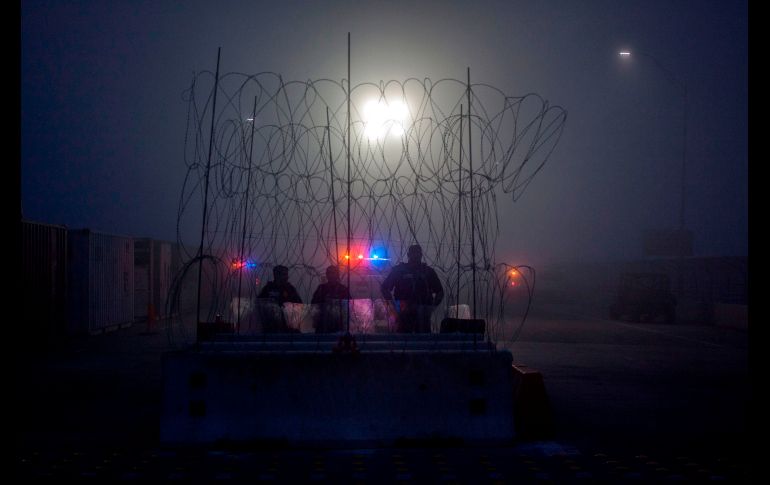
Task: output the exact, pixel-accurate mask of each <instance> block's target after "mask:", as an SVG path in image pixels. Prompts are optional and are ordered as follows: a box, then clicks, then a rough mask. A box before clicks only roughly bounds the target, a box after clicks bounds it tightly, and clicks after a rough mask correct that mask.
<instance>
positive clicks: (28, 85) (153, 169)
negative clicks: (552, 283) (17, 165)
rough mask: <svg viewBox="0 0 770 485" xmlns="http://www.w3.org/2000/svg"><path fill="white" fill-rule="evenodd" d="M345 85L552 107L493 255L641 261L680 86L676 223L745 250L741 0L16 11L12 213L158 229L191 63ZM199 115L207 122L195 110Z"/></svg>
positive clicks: (672, 149) (101, 6) (707, 245)
mask: <svg viewBox="0 0 770 485" xmlns="http://www.w3.org/2000/svg"><path fill="white" fill-rule="evenodd" d="M347 32H351V37H352V53H351V56H352V59H351V61H352V78H353V83H354V84H358V83H361V82H364V81H373V82H377V81H379V80H390V79H397V80H401V81H403V80H405V79H406V78H408V77H416V78H420V79H421V78H425V77H429V78H431V79H432V80H434V81H437V80H439V79H441V78H445V77H453V78H458V79H464V77H465V69H466V67H468V66H469V67H470V68H471V75H472V81H473V82H483V83H488V84H492V85H493V86H496V87H497V88H499V89H501V90H502V91H503V92H505V93H506V94H508V95H509V96H519V95H524V94H527V93H529V92H536V93H538V94H539V95H541V96H542V97H543V98H545V99H547V100H548V101H549V102H550V103H551V104H556V105H560V106H562V107H564V108H565V109H566V110H567V113H568V116H567V123H566V126H565V129H564V134H563V136H562V138H561V141H560V142H559V144H558V145H557V146H556V149H555V151H554V153H553V155H552V156H551V158H550V159H549V161H548V163H547V164H546V166H545V168H544V169H543V170H542V171H541V172H540V173H539V174H538V175H537V176H536V178H535V179H534V181H533V182H532V184H530V186H529V188H528V189H527V191H526V192H525V194H524V195H523V197H522V198H521V199H520V200H519V201H518V202H516V203H513V202H511V201H510V199H507V200H505V199H503V200H500V201H499V203H500V204H501V206H500V214H501V217H502V220H501V226H502V227H501V237H500V241H498V259H501V260H505V261H508V262H510V263H513V264H521V263H528V262H530V263H532V262H533V263H542V262H550V261H557V260H558V261H562V260H573V259H579V260H590V261H605V260H617V259H635V258H640V257H642V255H643V253H642V235H643V233H644V231H645V230H647V229H654V228H676V227H677V226H678V217H679V197H680V193H679V186H680V185H679V183H680V182H679V181H680V166H681V148H682V111H683V110H682V96H681V91H680V89H679V88H678V87H677V86H676V84H674V83H673V82H671V81H670V80H669V79H668V78H667V76H666V74H665V73H664V72H663V71H662V70H661V69H660V68H658V67H657V66H656V65H655V63H654V62H652V61H651V60H650V59H649V58H645V57H642V56H636V57H633V58H632V59H630V60H625V61H624V60H622V59H620V58H619V57H618V55H617V52H618V51H619V50H621V49H629V50H631V51H643V52H646V53H648V54H650V55H652V56H654V57H655V58H656V59H657V60H658V61H659V62H660V64H662V65H663V66H665V67H666V68H668V69H670V70H671V71H672V72H673V73H675V74H676V75H677V76H678V77H679V78H681V79H682V80H684V81H685V82H686V84H687V88H688V95H689V104H688V109H689V116H688V126H687V129H688V135H687V179H686V197H687V200H686V214H685V220H686V226H687V227H688V228H689V229H691V230H693V232H694V252H695V255H696V256H731V255H747V252H748V235H747V233H748V7H747V2H741V1H723V0H715V1H676V0H668V1H657V0H641V1H630V0H607V1H586V2H576V1H571V0H565V1H555V0H547V1H510V0H509V1H487V0H484V1H476V2H464V1H457V2H419V1H382V2H380V1H378V2H357V1H326V2H324V1H318V2H292V1H282V2H275V1H272V2H258V1H251V2H249V1H221V2H211V1H184V2H182V1H178V2H177V1H165V0H163V1H127V0H126V1H117V0H110V1H97V0H92V1H37V0H25V1H23V2H22V3H21V196H22V209H23V217H24V218H25V219H30V220H34V221H40V222H47V223H52V224H64V225H67V226H68V227H70V228H81V227H89V228H91V229H94V230H100V231H106V232H110V233H117V234H124V235H131V236H137V237H153V238H157V239H165V240H170V241H173V240H175V238H176V232H175V231H176V214H177V209H178V204H179V195H180V191H181V184H182V181H183V177H184V175H185V171H186V167H185V166H184V163H183V158H182V153H183V149H184V134H185V126H186V115H187V113H186V110H187V104H186V102H185V101H183V99H182V92H183V91H184V90H185V89H187V88H188V87H189V85H190V82H191V80H192V74H193V72H194V71H195V72H198V71H203V70H210V71H213V70H214V69H215V67H216V55H217V48H218V47H220V46H221V47H222V66H221V72H223V73H225V72H235V71H237V72H243V73H257V72H261V71H273V72H276V73H280V74H282V75H283V78H284V79H285V80H301V81H304V80H307V79H320V78H331V79H335V80H341V79H343V78H344V77H345V76H346V69H347V66H346V56H347V45H346V37H347ZM207 122H208V119H207Z"/></svg>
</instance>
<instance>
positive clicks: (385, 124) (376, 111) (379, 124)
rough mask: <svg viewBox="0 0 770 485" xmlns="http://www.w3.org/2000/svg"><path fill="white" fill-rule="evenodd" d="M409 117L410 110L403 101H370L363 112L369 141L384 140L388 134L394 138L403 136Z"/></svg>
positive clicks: (365, 130) (365, 131)
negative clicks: (405, 123)
mask: <svg viewBox="0 0 770 485" xmlns="http://www.w3.org/2000/svg"><path fill="white" fill-rule="evenodd" d="M408 116H409V109H408V108H407V107H406V104H405V103H403V102H402V101H398V100H396V101H393V102H391V103H386V102H385V101H384V100H379V101H374V100H372V101H369V102H368V103H366V105H365V106H364V110H363V117H364V124H365V127H364V133H365V134H366V136H367V137H368V138H369V140H376V139H379V138H383V137H384V136H385V135H386V134H387V133H388V132H390V133H391V134H392V135H394V136H403V134H404V122H405V120H406V118H407V117H408Z"/></svg>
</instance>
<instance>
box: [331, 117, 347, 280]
mask: <svg viewBox="0 0 770 485" xmlns="http://www.w3.org/2000/svg"><path fill="white" fill-rule="evenodd" d="M326 133H327V135H328V138H329V181H330V182H331V196H332V220H333V223H334V254H335V258H336V261H337V263H336V264H337V266H339V265H340V243H339V241H338V240H337V202H336V200H335V199H334V164H333V161H332V132H331V125H330V124H329V107H328V106H327V107H326ZM348 288H349V287H348Z"/></svg>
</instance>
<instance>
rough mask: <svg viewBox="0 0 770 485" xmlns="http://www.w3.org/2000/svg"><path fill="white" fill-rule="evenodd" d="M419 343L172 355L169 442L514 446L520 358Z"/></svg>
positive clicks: (166, 390) (168, 357)
mask: <svg viewBox="0 0 770 485" xmlns="http://www.w3.org/2000/svg"><path fill="white" fill-rule="evenodd" d="M300 337H302V336H300ZM307 337H310V336H307ZM279 340H280V339H279ZM301 340H302V339H301V338H299V339H298V338H296V337H292V341H294V342H297V341H301ZM314 340H315V345H319V343H318V342H319V341H318V339H314ZM471 340H472V337H471ZM420 341H422V343H423V345H422V346H420V345H419V342H420ZM324 342H325V341H324ZM416 342H418V344H414V345H412V346H410V347H409V349H408V350H401V351H397V350H385V349H386V347H385V346H383V345H380V346H379V347H378V346H377V345H375V343H374V342H371V341H370V342H368V343H367V345H369V347H368V348H369V349H378V348H379V349H380V350H367V347H361V348H362V350H361V351H359V352H344V353H340V352H336V353H335V352H332V351H331V350H330V349H329V350H321V351H309V350H307V348H308V347H307V346H306V345H298V347H297V348H298V349H300V350H296V351H291V350H286V347H285V346H284V347H283V349H282V350H274V349H275V348H278V347H280V345H278V344H276V345H273V346H272V348H273V350H267V348H265V349H264V350H244V348H245V347H244V345H246V346H247V347H248V344H244V343H241V344H240V347H237V346H235V347H230V349H233V350H227V349H228V346H227V344H226V343H223V342H218V343H215V344H212V346H209V347H205V346H201V347H200V348H199V350H192V349H191V350H185V351H177V352H170V353H167V354H165V355H164V357H163V405H162V415H161V427H160V428H161V429H160V437H161V441H162V442H163V443H167V444H204V443H217V442H220V443H242V442H280V443H286V444H290V445H295V444H325V445H328V444H334V443H341V444H344V445H346V446H347V445H350V444H355V445H356V446H360V445H366V444H371V445H384V446H388V445H393V444H398V443H399V442H403V441H417V442H419V441H421V440H425V441H436V440H438V441H441V440H447V441H452V442H463V443H484V444H500V443H506V442H510V441H512V440H513V438H514V422H513V413H512V409H513V377H512V375H511V365H512V357H511V354H510V352H508V351H495V350H494V349H489V348H486V349H485V350H476V351H473V350H457V348H458V344H461V343H462V342H461V339H458V338H455V339H450V340H448V342H450V344H451V345H448V346H441V345H437V343H436V342H439V341H437V340H436V338H435V337H433V338H430V339H422V340H421V339H419V338H418V339H416ZM386 344H387V345H392V342H386ZM254 345H256V344H254ZM485 345H486V344H484V346H485ZM484 346H482V347H479V348H484ZM466 348H467V347H466ZM324 349H326V347H324ZM391 349H392V347H391Z"/></svg>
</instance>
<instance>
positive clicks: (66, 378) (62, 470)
mask: <svg viewBox="0 0 770 485" xmlns="http://www.w3.org/2000/svg"><path fill="white" fill-rule="evenodd" d="M146 330H147V328H146V325H145V324H144V323H138V324H135V325H134V326H133V327H131V328H128V329H123V330H118V331H116V332H113V333H109V334H105V335H97V336H92V337H87V338H75V339H69V340H67V341H63V342H61V343H60V344H59V345H57V346H54V347H53V348H47V349H41V348H34V346H32V347H33V348H28V347H29V346H23V345H20V346H19V348H17V349H15V351H16V352H15V356H16V367H15V369H14V370H15V372H14V373H15V376H16V377H17V378H18V380H17V384H16V389H15V392H14V393H13V395H14V396H16V397H17V404H18V406H19V408H18V410H17V411H16V412H15V413H14V414H13V416H14V419H13V421H14V422H13V423H12V425H14V426H13V427H14V429H15V430H16V435H17V436H16V446H15V449H14V455H13V459H14V465H13V466H14V473H15V474H16V476H17V478H18V479H22V480H30V479H33V480H34V479H53V480H56V481H59V480H65V479H66V480H75V481H80V482H82V481H87V482H100V483H103V482H113V481H123V480H125V481H137V480H140V481H145V480H152V481H174V480H193V481H200V482H210V481H214V480H216V481H219V480H224V481H236V482H243V481H248V482H253V481H274V482H280V483H286V482H292V483H295V482H308V481H310V482H326V483H391V482H404V483H433V482H440V483H521V482H525V483H527V482H543V481H545V482H551V483H565V482H566V483H574V482H579V483H592V482H604V483H616V482H619V481H620V482H626V481H629V482H637V483H638V482H640V481H641V482H660V481H696V482H700V481H712V480H720V481H728V482H730V483H742V482H749V481H750V476H751V475H750V468H749V466H750V463H751V460H750V458H749V456H750V455H753V454H754V452H753V450H754V447H753V446H752V445H751V444H750V443H749V441H748V437H749V430H752V429H753V428H754V427H755V423H753V422H752V420H751V419H750V416H752V415H750V414H749V399H750V393H751V387H750V377H749V364H748V333H747V331H745V330H737V329H732V328H723V327H715V326H707V325H680V324H676V325H665V324H631V323H624V322H616V321H609V320H601V319H594V318H585V317H580V318H578V317H574V316H570V311H569V310H568V309H565V308H561V309H555V308H549V309H536V310H535V312H534V314H533V315H532V316H531V317H530V319H529V320H527V322H526V324H525V326H524V328H523V330H522V332H521V334H520V336H519V338H518V340H517V341H516V342H514V343H508V344H505V345H506V346H507V347H508V348H509V349H510V350H511V351H512V353H513V356H514V362H515V363H521V364H526V365H527V366H529V367H532V368H535V369H537V370H539V371H540V372H541V373H542V376H543V379H544V382H545V387H546V389H547V392H548V396H549V399H550V405H551V409H552V417H553V423H554V429H553V433H552V434H550V435H548V436H545V437H543V438H542V439H538V440H537V441H519V442H517V443H514V444H512V445H511V446H508V447H495V448H489V447H484V448H479V447H438V446H437V447H432V448H381V449H355V450H350V449H287V448H272V449H269V448H264V447H261V448H251V449H247V448H242V449H238V450H223V449H215V448H211V449H200V448H198V449H170V448H166V447H161V446H160V445H159V444H158V439H157V438H158V420H159V407H160V389H161V372H160V356H161V352H163V351H164V350H165V349H167V348H169V343H168V338H167V335H166V333H165V332H164V331H162V330H161V331H159V332H156V333H151V334H147V332H146Z"/></svg>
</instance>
